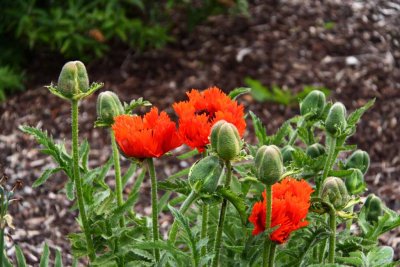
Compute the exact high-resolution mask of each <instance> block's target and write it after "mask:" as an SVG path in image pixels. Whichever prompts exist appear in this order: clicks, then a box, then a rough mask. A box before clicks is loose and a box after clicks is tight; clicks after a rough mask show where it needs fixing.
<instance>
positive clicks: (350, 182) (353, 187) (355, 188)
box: [346, 169, 365, 195]
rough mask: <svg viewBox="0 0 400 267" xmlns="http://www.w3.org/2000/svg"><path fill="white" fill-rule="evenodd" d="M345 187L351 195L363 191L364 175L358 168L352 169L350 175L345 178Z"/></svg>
mask: <svg viewBox="0 0 400 267" xmlns="http://www.w3.org/2000/svg"><path fill="white" fill-rule="evenodd" d="M346 188H347V191H348V192H349V193H350V194H352V195H358V194H361V193H362V192H364V191H365V182H364V175H363V173H362V172H361V171H360V170H359V169H354V171H353V173H352V174H351V176H350V177H347V178H346Z"/></svg>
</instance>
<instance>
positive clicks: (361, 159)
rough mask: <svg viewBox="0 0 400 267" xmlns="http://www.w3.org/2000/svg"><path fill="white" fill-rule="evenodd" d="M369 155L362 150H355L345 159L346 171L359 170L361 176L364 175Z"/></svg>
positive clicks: (367, 166)
mask: <svg viewBox="0 0 400 267" xmlns="http://www.w3.org/2000/svg"><path fill="white" fill-rule="evenodd" d="M369 161H370V160H369V155H368V153H367V152H365V151H363V150H360V149H358V150H356V151H354V152H353V154H351V156H350V157H349V158H348V159H347V161H346V164H345V167H346V169H351V168H354V169H359V170H360V171H361V172H362V173H363V174H366V173H367V171H368V168H369Z"/></svg>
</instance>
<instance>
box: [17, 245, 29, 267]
mask: <svg viewBox="0 0 400 267" xmlns="http://www.w3.org/2000/svg"><path fill="white" fill-rule="evenodd" d="M15 256H16V258H17V263H18V267H25V266H27V265H26V260H25V256H24V253H23V252H22V249H21V248H20V247H19V246H18V245H15Z"/></svg>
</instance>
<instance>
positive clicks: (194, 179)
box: [188, 156, 222, 194]
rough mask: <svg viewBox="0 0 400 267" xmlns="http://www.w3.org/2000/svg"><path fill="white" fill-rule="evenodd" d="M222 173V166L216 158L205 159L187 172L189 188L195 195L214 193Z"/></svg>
mask: <svg viewBox="0 0 400 267" xmlns="http://www.w3.org/2000/svg"><path fill="white" fill-rule="evenodd" d="M221 173H222V165H221V163H220V160H219V158H218V157H216V156H208V157H205V158H203V159H201V160H199V161H198V162H196V163H195V164H194V165H193V166H192V167H191V168H190V171H189V177H188V180H189V184H190V187H191V188H192V189H193V190H194V191H196V192H197V193H208V194H211V193H214V192H215V190H216V189H217V186H218V181H219V177H220V176H221Z"/></svg>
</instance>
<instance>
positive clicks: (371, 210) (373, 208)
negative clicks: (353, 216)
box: [361, 194, 383, 223]
mask: <svg viewBox="0 0 400 267" xmlns="http://www.w3.org/2000/svg"><path fill="white" fill-rule="evenodd" d="M363 211H364V212H365V219H366V220H367V221H368V222H370V223H373V222H377V221H378V218H379V216H381V215H382V214H383V207H382V201H381V200H380V198H379V197H377V196H375V195H374V194H370V195H368V197H367V200H366V201H365V203H364V206H363V207H362V208H361V212H363Z"/></svg>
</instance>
